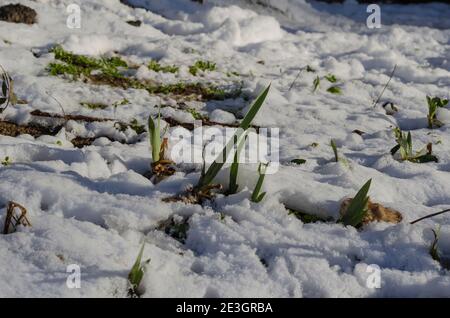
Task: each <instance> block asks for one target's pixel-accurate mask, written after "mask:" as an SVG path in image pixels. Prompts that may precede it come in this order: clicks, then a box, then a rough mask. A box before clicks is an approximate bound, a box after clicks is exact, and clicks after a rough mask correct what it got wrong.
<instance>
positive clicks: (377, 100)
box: [372, 64, 397, 107]
mask: <svg viewBox="0 0 450 318" xmlns="http://www.w3.org/2000/svg"><path fill="white" fill-rule="evenodd" d="M396 69H397V64H395V66H394V69H393V70H392V73H391V75H390V76H389V80H388V81H387V83H386V85H384V87H383V90H382V91H381V93H380V95H379V96H378V98H377V99H376V101H375V102H374V103H373V106H372V107H375V106H377V104H378V102H379V101H380V99H381V97H383V94H384V91H385V90H386V88H387V87H388V85H389V83H390V82H391V80H392V77H394V73H395V70H396Z"/></svg>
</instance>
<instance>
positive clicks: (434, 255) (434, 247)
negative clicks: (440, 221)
mask: <svg viewBox="0 0 450 318" xmlns="http://www.w3.org/2000/svg"><path fill="white" fill-rule="evenodd" d="M431 231H433V235H434V240H433V243H432V244H431V246H430V255H431V257H432V258H433V259H434V260H435V261H438V262H441V258H440V256H439V250H438V246H437V244H438V241H439V232H440V229H439V228H438V229H437V230H436V231H435V230H433V229H432V230H431Z"/></svg>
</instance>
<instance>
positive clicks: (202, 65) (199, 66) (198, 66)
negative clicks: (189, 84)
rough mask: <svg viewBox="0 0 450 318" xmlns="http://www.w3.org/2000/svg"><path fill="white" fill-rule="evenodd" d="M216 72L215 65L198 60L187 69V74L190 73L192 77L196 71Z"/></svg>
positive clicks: (195, 74)
mask: <svg viewBox="0 0 450 318" xmlns="http://www.w3.org/2000/svg"><path fill="white" fill-rule="evenodd" d="M215 70H216V63H213V62H211V61H203V60H199V61H197V62H195V64H194V65H191V66H190V67H189V73H191V74H192V75H194V76H197V74H198V71H203V72H206V71H209V72H211V71H215Z"/></svg>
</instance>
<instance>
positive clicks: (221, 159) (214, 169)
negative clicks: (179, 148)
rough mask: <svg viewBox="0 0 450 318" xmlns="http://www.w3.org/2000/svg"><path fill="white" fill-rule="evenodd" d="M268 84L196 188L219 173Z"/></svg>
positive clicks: (250, 121)
mask: <svg viewBox="0 0 450 318" xmlns="http://www.w3.org/2000/svg"><path fill="white" fill-rule="evenodd" d="M269 89H270V85H269V86H267V88H266V89H265V90H264V91H263V92H262V93H261V94H260V95H259V96H258V98H257V99H256V100H255V102H254V103H253V105H252V106H251V107H250V110H249V111H248V112H247V114H246V115H245V117H244V119H243V120H242V122H241V124H240V125H239V127H238V129H237V130H236V132H235V133H234V135H233V136H232V137H231V139H230V141H229V142H228V143H227V144H226V145H225V147H224V148H223V149H222V152H221V153H220V154H219V155H218V156H217V158H216V159H215V160H214V162H213V163H212V164H211V165H210V166H209V168H208V170H207V171H206V172H204V173H202V175H201V177H200V180H199V181H198V184H197V186H196V188H197V189H201V188H203V187H206V186H208V185H210V184H211V182H212V181H213V180H214V178H215V177H216V176H217V174H218V173H219V171H220V169H222V167H223V165H224V164H225V161H226V158H228V155H229V154H230V152H231V150H232V149H233V148H234V144H235V143H236V142H240V140H241V138H244V137H243V136H244V134H245V131H246V130H247V129H248V128H249V127H250V125H251V123H252V121H253V119H254V118H255V116H256V114H257V113H258V111H259V110H260V109H261V106H262V105H263V103H264V100H265V99H266V97H267V94H268V93H269Z"/></svg>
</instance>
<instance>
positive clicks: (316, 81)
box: [313, 76, 320, 93]
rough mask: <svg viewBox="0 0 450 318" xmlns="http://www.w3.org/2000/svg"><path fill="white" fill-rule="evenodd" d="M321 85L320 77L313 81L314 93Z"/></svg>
mask: <svg viewBox="0 0 450 318" xmlns="http://www.w3.org/2000/svg"><path fill="white" fill-rule="evenodd" d="M319 85H320V77H319V76H316V78H315V79H314V81H313V93H314V92H315V91H316V90H317V88H319Z"/></svg>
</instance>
